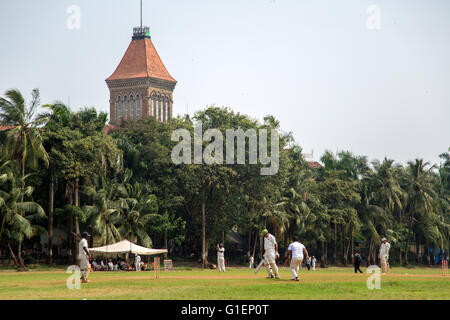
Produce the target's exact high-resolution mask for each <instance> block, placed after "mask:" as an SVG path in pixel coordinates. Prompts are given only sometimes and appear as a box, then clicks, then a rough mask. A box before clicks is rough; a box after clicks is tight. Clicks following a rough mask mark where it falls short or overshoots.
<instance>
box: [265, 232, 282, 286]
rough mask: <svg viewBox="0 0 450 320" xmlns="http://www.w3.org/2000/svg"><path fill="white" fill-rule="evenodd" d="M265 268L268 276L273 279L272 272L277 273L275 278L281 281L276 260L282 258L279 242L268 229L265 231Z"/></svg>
mask: <svg viewBox="0 0 450 320" xmlns="http://www.w3.org/2000/svg"><path fill="white" fill-rule="evenodd" d="M262 233H263V234H264V266H265V267H266V270H267V275H268V276H269V278H273V274H272V271H271V270H270V268H272V270H273V271H274V272H275V278H276V279H280V274H279V273H278V267H277V264H276V262H275V261H276V259H278V258H279V257H280V255H279V253H278V244H277V240H276V239H275V237H274V236H273V235H271V234H270V233H269V231H267V229H264V230H263V232H262Z"/></svg>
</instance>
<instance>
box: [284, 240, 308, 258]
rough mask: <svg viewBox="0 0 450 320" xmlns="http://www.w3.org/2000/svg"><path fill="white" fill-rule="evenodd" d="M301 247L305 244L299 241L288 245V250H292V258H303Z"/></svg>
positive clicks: (303, 247)
mask: <svg viewBox="0 0 450 320" xmlns="http://www.w3.org/2000/svg"><path fill="white" fill-rule="evenodd" d="M303 249H305V246H304V245H303V244H301V243H300V242H297V241H296V242H293V243H291V244H290V245H289V247H288V250H291V251H292V258H295V259H301V260H303Z"/></svg>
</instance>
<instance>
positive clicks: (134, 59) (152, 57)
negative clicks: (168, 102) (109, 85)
mask: <svg viewBox="0 0 450 320" xmlns="http://www.w3.org/2000/svg"><path fill="white" fill-rule="evenodd" d="M137 78H155V79H161V80H166V81H170V82H174V83H176V82H177V81H176V80H175V79H174V78H172V76H171V75H170V74H169V72H168V71H167V69H166V67H165V66H164V64H163V62H162V60H161V58H160V57H159V54H158V52H157V51H156V48H155V46H154V45H153V43H152V41H151V39H150V38H149V37H144V38H140V39H133V40H132V41H131V43H130V45H129V46H128V49H127V51H126V52H125V55H124V56H123V58H122V61H120V64H119V66H118V67H117V69H116V71H114V73H113V74H112V75H111V76H110V77H109V78H108V79H106V81H113V80H126V79H137Z"/></svg>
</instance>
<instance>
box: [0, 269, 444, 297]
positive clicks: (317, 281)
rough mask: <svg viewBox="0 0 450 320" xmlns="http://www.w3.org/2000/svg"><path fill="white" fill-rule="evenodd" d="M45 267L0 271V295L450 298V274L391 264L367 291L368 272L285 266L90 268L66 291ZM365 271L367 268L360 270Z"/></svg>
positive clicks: (62, 280)
mask: <svg viewBox="0 0 450 320" xmlns="http://www.w3.org/2000/svg"><path fill="white" fill-rule="evenodd" d="M43 270H46V271H29V272H24V273H19V272H15V271H0V299H1V300H21V299H58V300H59V299H78V300H81V299H87V300H95V299H120V300H122V299H123V300H125V299H164V300H175V299H185V300H224V299H228V300H237V299H248V300H276V299H283V300H290V299H295V300H303V299H331V300H336V299H343V300H350V299H351V300H355V299H368V300H374V299H383V300H384V299H414V300H417V299H421V300H422V299H446V300H448V299H450V277H443V276H441V270H440V269H432V268H412V269H405V268H394V269H393V270H392V271H391V273H389V274H387V275H383V276H381V289H380V290H369V289H368V288H367V286H366V280H367V279H368V277H369V274H354V273H353V270H352V269H350V268H328V269H318V270H316V271H307V270H306V269H305V268H303V269H302V270H301V272H300V278H301V281H300V282H294V281H290V272H289V269H287V268H280V271H281V277H282V279H281V280H270V279H265V276H266V273H265V271H264V270H261V271H260V272H259V273H258V274H257V275H254V274H253V270H249V269H246V268H228V270H227V272H226V273H219V272H218V271H216V270H200V269H193V270H174V271H170V272H164V271H161V278H160V279H157V280H156V279H154V273H153V272H148V271H147V272H140V273H138V272H94V273H91V274H90V277H89V278H90V280H91V282H90V283H88V284H82V285H81V289H80V290H69V289H67V287H66V279H67V278H68V277H69V276H70V275H69V274H66V273H65V270H63V269H51V268H47V269H43ZM363 271H365V269H363Z"/></svg>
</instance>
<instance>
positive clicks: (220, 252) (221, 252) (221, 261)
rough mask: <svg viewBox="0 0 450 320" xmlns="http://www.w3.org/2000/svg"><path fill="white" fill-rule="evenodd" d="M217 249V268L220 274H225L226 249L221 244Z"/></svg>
mask: <svg viewBox="0 0 450 320" xmlns="http://www.w3.org/2000/svg"><path fill="white" fill-rule="evenodd" d="M216 249H217V266H218V267H219V272H222V271H223V272H225V248H224V247H223V243H220V244H218V245H217V247H216Z"/></svg>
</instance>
